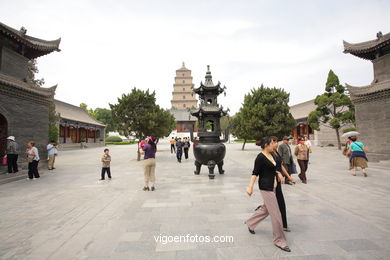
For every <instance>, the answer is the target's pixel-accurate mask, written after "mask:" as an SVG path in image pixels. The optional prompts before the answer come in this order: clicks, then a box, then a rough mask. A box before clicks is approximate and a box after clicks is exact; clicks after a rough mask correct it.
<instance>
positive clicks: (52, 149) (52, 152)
mask: <svg viewBox="0 0 390 260" xmlns="http://www.w3.org/2000/svg"><path fill="white" fill-rule="evenodd" d="M55 143H56V142H55V141H53V140H52V141H50V143H49V144H48V145H47V154H48V156H49V162H48V163H47V166H48V168H49V170H53V169H55V168H54V162H55V159H56V155H57V146H56V145H55Z"/></svg>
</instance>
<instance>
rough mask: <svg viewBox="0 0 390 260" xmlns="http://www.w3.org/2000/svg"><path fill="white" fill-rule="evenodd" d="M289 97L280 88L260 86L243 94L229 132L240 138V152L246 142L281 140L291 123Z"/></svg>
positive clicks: (292, 119) (292, 121) (287, 132)
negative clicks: (272, 138)
mask: <svg viewBox="0 0 390 260" xmlns="http://www.w3.org/2000/svg"><path fill="white" fill-rule="evenodd" d="M289 98H290V94H288V93H286V92H285V91H284V90H283V89H279V88H267V87H264V85H263V84H262V85H261V87H260V88H256V89H252V90H251V92H250V93H249V94H246V95H245V97H244V103H243V105H242V107H241V108H240V110H239V112H238V113H237V114H236V115H235V116H234V118H233V119H232V133H233V134H234V135H235V136H236V137H238V138H240V139H244V143H243V145H242V150H244V148H245V144H246V141H247V140H258V139H260V138H261V137H264V136H277V137H278V138H282V137H283V136H284V135H288V134H289V133H290V131H291V128H292V127H293V126H294V125H295V120H294V118H293V117H292V115H291V114H290V112H289V110H290V108H289V106H288V102H289Z"/></svg>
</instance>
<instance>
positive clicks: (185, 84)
mask: <svg viewBox="0 0 390 260" xmlns="http://www.w3.org/2000/svg"><path fill="white" fill-rule="evenodd" d="M193 87H194V84H193V83H192V76H191V70H189V69H187V68H186V67H185V64H184V62H183V64H182V67H181V68H180V69H178V70H176V77H175V83H174V84H173V92H172V100H171V104H172V108H171V110H170V111H171V113H172V114H173V116H174V117H175V120H176V123H177V128H176V131H177V132H178V133H179V132H190V129H195V125H196V124H195V123H196V120H197V119H196V117H193V116H191V114H190V112H189V110H190V109H191V108H196V107H197V104H198V101H197V100H196V96H195V95H194V93H193V91H192V89H193Z"/></svg>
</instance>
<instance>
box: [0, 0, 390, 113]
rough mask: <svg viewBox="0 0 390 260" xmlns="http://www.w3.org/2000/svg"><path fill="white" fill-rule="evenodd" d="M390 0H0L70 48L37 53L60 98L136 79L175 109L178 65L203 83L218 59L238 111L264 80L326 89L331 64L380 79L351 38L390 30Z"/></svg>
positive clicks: (342, 74) (97, 94) (365, 78)
mask: <svg viewBox="0 0 390 260" xmlns="http://www.w3.org/2000/svg"><path fill="white" fill-rule="evenodd" d="M389 13H390V1H388V0H386V1H385V0H383V1H373V0H371V1H357V0H354V1H330V0H328V1H314V0H307V1H299V0H297V1H271V0H269V1H260V0H257V1H255V0H253V1H249V0H240V1H238V0H236V1H230V0H229V1H228V0H196V1H195V0H193V1H192V0H191V1H190V0H181V1H176V0H170V1H169V0H154V1H147V0H142V1H141V0H127V1H126V0H123V1H119V0H118V1H114V0H113V1H106V0H105V1H99V0H97V1H92V0H90V1H83V0H79V1H70V0H68V1H40V0H37V1H31V0H25V1H23V0H12V1H11V0H10V1H6V0H0V19H1V20H0V21H1V22H3V23H5V24H7V25H9V26H11V27H14V28H16V29H19V28H20V27H21V26H24V27H25V28H27V34H28V35H31V36H34V37H38V38H42V39H45V40H54V39H57V38H59V37H61V38H62V40H61V45H60V49H61V52H55V53H52V54H50V55H47V56H43V57H40V58H39V59H38V65H39V70H40V73H39V75H38V77H43V78H44V79H45V82H46V84H45V87H50V86H52V85H55V84H58V88H57V92H56V98H57V99H60V100H62V101H65V102H68V103H71V104H75V105H79V104H80V103H81V102H85V103H87V104H88V105H89V106H90V107H92V108H96V107H108V103H116V102H117V97H119V96H121V95H122V93H128V92H130V90H131V88H133V87H137V88H140V89H148V88H149V89H150V90H154V91H156V96H157V102H158V104H160V105H161V106H162V107H164V108H170V106H171V104H170V100H171V98H172V89H173V83H174V77H175V70H176V69H178V68H180V67H181V64H182V62H183V61H184V62H185V63H186V66H187V68H189V69H191V70H192V74H193V77H194V83H195V86H198V85H199V83H200V81H201V80H204V76H205V72H206V66H207V65H210V66H211V72H212V75H213V79H214V81H215V82H217V81H221V83H222V84H223V85H226V87H227V96H226V97H221V98H220V99H219V103H220V104H222V105H223V106H224V107H229V108H230V110H231V113H230V114H234V113H235V112H237V111H238V109H239V107H240V106H241V103H242V102H243V98H244V95H245V94H246V93H248V92H249V91H250V89H251V88H254V87H259V86H260V85H261V83H263V84H264V85H265V86H268V87H274V86H275V87H278V88H283V89H285V90H286V91H287V92H289V93H290V105H293V104H297V103H300V102H304V101H307V100H310V99H313V98H314V97H315V96H316V95H318V94H321V93H322V92H323V91H324V86H325V82H326V77H327V74H328V71H329V69H333V70H334V72H335V73H336V74H337V75H338V76H339V78H340V81H341V82H342V83H345V82H347V83H348V84H350V85H355V86H363V85H368V84H369V83H370V82H371V81H372V80H373V71H372V64H371V62H369V61H366V60H362V59H359V58H357V57H354V56H352V55H350V54H344V53H343V40H346V41H348V42H352V43H355V42H361V41H367V40H372V39H375V35H376V33H377V32H378V31H382V32H383V33H384V34H385V33H388V32H389V31H390V15H389Z"/></svg>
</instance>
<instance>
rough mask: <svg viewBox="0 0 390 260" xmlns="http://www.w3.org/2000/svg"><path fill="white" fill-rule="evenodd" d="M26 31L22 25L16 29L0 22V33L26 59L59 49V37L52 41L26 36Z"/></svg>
mask: <svg viewBox="0 0 390 260" xmlns="http://www.w3.org/2000/svg"><path fill="white" fill-rule="evenodd" d="M26 32H27V30H26V29H25V28H23V27H22V28H21V29H20V30H19V31H18V30H15V29H14V28H11V27H9V26H7V25H5V24H3V23H1V22H0V34H2V35H3V36H5V38H8V39H10V40H11V42H10V46H12V47H13V48H14V49H15V51H17V52H18V53H20V54H22V55H23V56H25V57H26V58H28V59H35V58H38V57H40V56H43V55H46V54H49V53H51V52H53V51H60V49H59V45H60V42H61V38H59V39H57V40H54V41H45V40H42V39H38V38H35V37H31V36H28V35H26Z"/></svg>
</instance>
